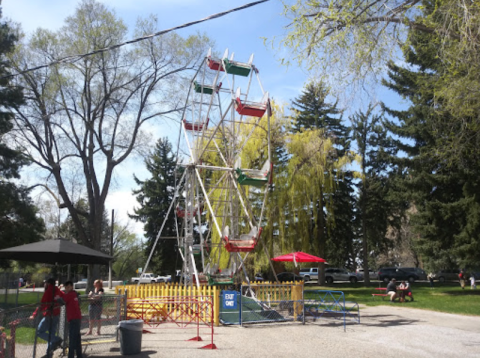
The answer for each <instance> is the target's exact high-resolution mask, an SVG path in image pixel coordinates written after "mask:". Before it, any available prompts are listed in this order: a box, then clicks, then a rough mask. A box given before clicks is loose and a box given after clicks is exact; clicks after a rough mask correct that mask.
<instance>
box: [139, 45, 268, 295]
mask: <svg viewBox="0 0 480 358" xmlns="http://www.w3.org/2000/svg"><path fill="white" fill-rule="evenodd" d="M253 58H254V57H253V54H252V55H251V56H250V58H249V61H248V62H246V63H242V62H238V61H235V60H234V54H233V53H232V54H231V55H230V56H228V49H227V50H226V51H225V53H224V55H223V56H222V57H221V58H214V57H213V55H212V52H211V50H209V52H208V54H207V56H206V57H205V59H204V61H203V65H202V66H200V67H199V69H198V70H197V72H196V73H195V75H194V76H193V78H192V80H191V82H190V85H189V88H188V92H187V96H186V97H187V100H186V105H185V107H184V111H183V114H182V119H181V127H180V133H179V143H178V150H177V160H178V159H179V158H180V157H182V155H181V153H180V149H181V147H182V146H181V144H180V143H181V142H183V143H184V146H185V148H183V149H184V150H185V152H186V154H187V155H186V157H187V158H188V161H186V162H185V163H184V162H181V161H179V162H178V163H177V170H176V173H178V174H180V173H181V176H180V177H179V178H178V180H176V184H175V189H174V198H173V200H172V202H171V204H170V207H169V209H168V212H167V214H166V217H165V218H164V222H163V224H162V226H161V228H160V231H159V233H158V235H157V238H156V241H155V243H154V246H153V247H152V250H151V252H150V255H149V258H148V260H147V263H146V265H145V269H146V268H147V266H148V263H149V262H150V260H151V257H152V255H153V252H154V250H155V246H156V244H157V242H158V240H159V239H160V238H161V232H162V231H163V228H164V226H165V223H166V221H167V218H168V217H169V215H170V213H171V212H174V214H175V217H176V220H175V224H176V232H177V244H178V251H179V254H180V256H181V257H182V260H183V267H182V275H181V278H182V280H183V282H184V283H185V284H186V285H188V284H192V285H193V284H195V285H197V286H200V284H201V283H202V282H201V281H202V280H205V279H206V276H208V283H209V284H220V285H222V284H223V285H225V284H233V283H234V281H235V279H237V281H238V278H239V276H240V273H241V272H242V273H243V275H244V277H245V280H246V281H247V282H248V283H249V282H250V280H249V277H248V274H247V271H246V268H245V264H244V260H245V259H246V257H247V256H248V255H249V253H250V252H252V251H253V250H254V249H255V248H256V246H257V244H258V243H259V241H260V239H261V232H262V226H261V225H262V221H263V218H264V213H265V205H266V202H267V197H268V191H269V190H268V184H271V180H272V170H273V165H272V161H271V143H270V119H271V115H272V111H271V106H270V99H269V95H268V92H266V91H265V90H264V88H263V85H262V82H261V81H260V77H259V71H258V69H257V68H256V67H255V65H254V64H253ZM254 79H256V80H257V81H256V82H255V81H254ZM237 82H240V84H242V85H244V88H246V90H245V91H244V92H242V90H241V89H240V88H241V87H240V86H238V87H237ZM225 83H226V85H225ZM254 83H255V84H254ZM257 86H258V87H257ZM236 87H237V88H236ZM252 93H253V94H252ZM252 96H256V97H260V96H261V100H260V101H259V102H256V101H251V100H250V97H252ZM263 119H265V120H263ZM262 120H263V122H262ZM264 122H266V123H264ZM261 124H262V125H266V128H264V127H263V126H262V125H261ZM257 128H261V129H263V130H264V131H265V137H264V140H266V147H267V148H266V153H265V151H263V153H260V155H259V157H258V158H255V160H254V161H258V160H260V159H263V160H264V163H263V166H262V167H260V168H259V169H253V168H243V167H242V163H241V162H242V160H241V158H242V153H243V151H244V149H245V148H246V146H247V145H248V144H249V143H250V140H252V138H253V136H254V134H255V133H256V129H257ZM182 133H183V136H182ZM257 133H258V131H257ZM262 154H263V158H261V157H262ZM265 157H266V158H265ZM250 159H251V158H250ZM250 161H252V159H251V160H250ZM252 195H256V196H257V197H261V198H262V199H261V206H260V207H259V205H258V200H257V203H256V204H257V205H256V207H255V208H254V207H253V206H254V205H252V202H251V200H250V198H251V197H252ZM174 207H175V210H173V208H174ZM214 232H215V233H216V235H215V234H214ZM213 238H216V239H217V241H216V242H213V241H212V240H213ZM206 248H209V251H210V252H209V255H208V256H209V257H208V258H207V257H206V252H205V251H206V250H205V249H206ZM226 252H227V253H228V255H227V254H226ZM265 252H266V253H267V251H266V248H265ZM242 255H243V256H242ZM196 256H197V257H200V260H201V261H200V263H197V261H196V260H195V257H196ZM226 257H228V260H227V261H228V262H227V265H226V266H227V267H223V268H220V267H219V266H220V262H221V261H222V258H223V261H225V258H226ZM267 257H268V253H267ZM207 261H208V262H207ZM197 266H200V267H201V268H202V272H201V273H199V272H198V270H197Z"/></svg>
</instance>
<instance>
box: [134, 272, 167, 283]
mask: <svg viewBox="0 0 480 358" xmlns="http://www.w3.org/2000/svg"><path fill="white" fill-rule="evenodd" d="M131 281H132V283H138V282H140V283H158V282H165V281H164V279H163V277H161V276H155V275H154V274H153V273H142V274H141V275H140V277H132V279H131Z"/></svg>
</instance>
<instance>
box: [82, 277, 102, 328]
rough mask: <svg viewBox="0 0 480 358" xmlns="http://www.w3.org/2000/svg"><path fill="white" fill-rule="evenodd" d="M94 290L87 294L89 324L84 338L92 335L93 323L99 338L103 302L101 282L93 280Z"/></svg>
mask: <svg viewBox="0 0 480 358" xmlns="http://www.w3.org/2000/svg"><path fill="white" fill-rule="evenodd" d="M93 286H94V289H93V291H90V293H89V294H88V299H89V300H90V304H89V306H88V316H89V318H90V322H89V329H88V332H87V333H85V335H86V336H88V335H90V334H92V330H93V327H94V326H95V323H96V324H97V333H96V335H97V336H99V335H100V334H101V333H100V327H101V326H102V321H101V318H102V311H103V301H102V296H103V294H104V293H105V291H104V289H103V281H102V280H95V282H94V283H93Z"/></svg>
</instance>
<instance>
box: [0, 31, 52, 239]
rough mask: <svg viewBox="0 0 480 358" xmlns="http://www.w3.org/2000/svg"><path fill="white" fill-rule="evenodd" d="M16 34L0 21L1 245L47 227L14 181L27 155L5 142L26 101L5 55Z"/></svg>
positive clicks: (32, 235) (30, 236) (37, 235)
mask: <svg viewBox="0 0 480 358" xmlns="http://www.w3.org/2000/svg"><path fill="white" fill-rule="evenodd" d="M15 41H16V37H15V36H14V35H13V33H12V32H11V30H10V27H9V26H8V25H7V24H6V23H3V24H0V203H1V205H0V248H5V247H10V246H15V245H20V244H22V243H29V242H34V241H39V240H40V239H41V234H42V232H43V231H44V224H43V221H42V220H41V219H39V218H37V217H36V213H37V209H36V208H35V207H34V206H33V203H32V201H31V199H30V197H29V193H28V190H27V189H26V188H23V187H21V186H18V185H16V184H14V183H13V182H11V179H13V178H19V177H20V174H19V170H20V168H21V166H22V165H25V164H27V162H28V160H27V158H26V157H25V156H24V155H22V153H20V152H19V151H17V150H15V149H13V148H12V147H11V146H10V145H9V143H7V142H6V136H5V134H7V133H8V132H10V130H11V129H12V127H13V125H12V123H11V121H12V118H13V114H12V112H11V109H12V108H18V107H20V106H21V105H22V104H23V103H24V100H23V94H22V90H21V88H20V87H16V86H14V85H12V84H11V81H10V78H7V77H4V76H7V75H9V74H10V71H9V68H10V65H9V62H8V61H7V59H6V55H7V54H8V53H10V52H12V51H13V48H14V44H15Z"/></svg>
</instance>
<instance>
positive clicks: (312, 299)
mask: <svg viewBox="0 0 480 358" xmlns="http://www.w3.org/2000/svg"><path fill="white" fill-rule="evenodd" d="M304 304H305V317H307V318H312V319H313V320H317V319H319V318H335V319H340V320H342V321H343V329H344V331H345V330H346V321H347V319H349V320H353V321H355V322H357V323H360V309H359V306H358V303H356V302H349V301H345V294H344V293H343V292H342V291H328V290H305V291H304Z"/></svg>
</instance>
